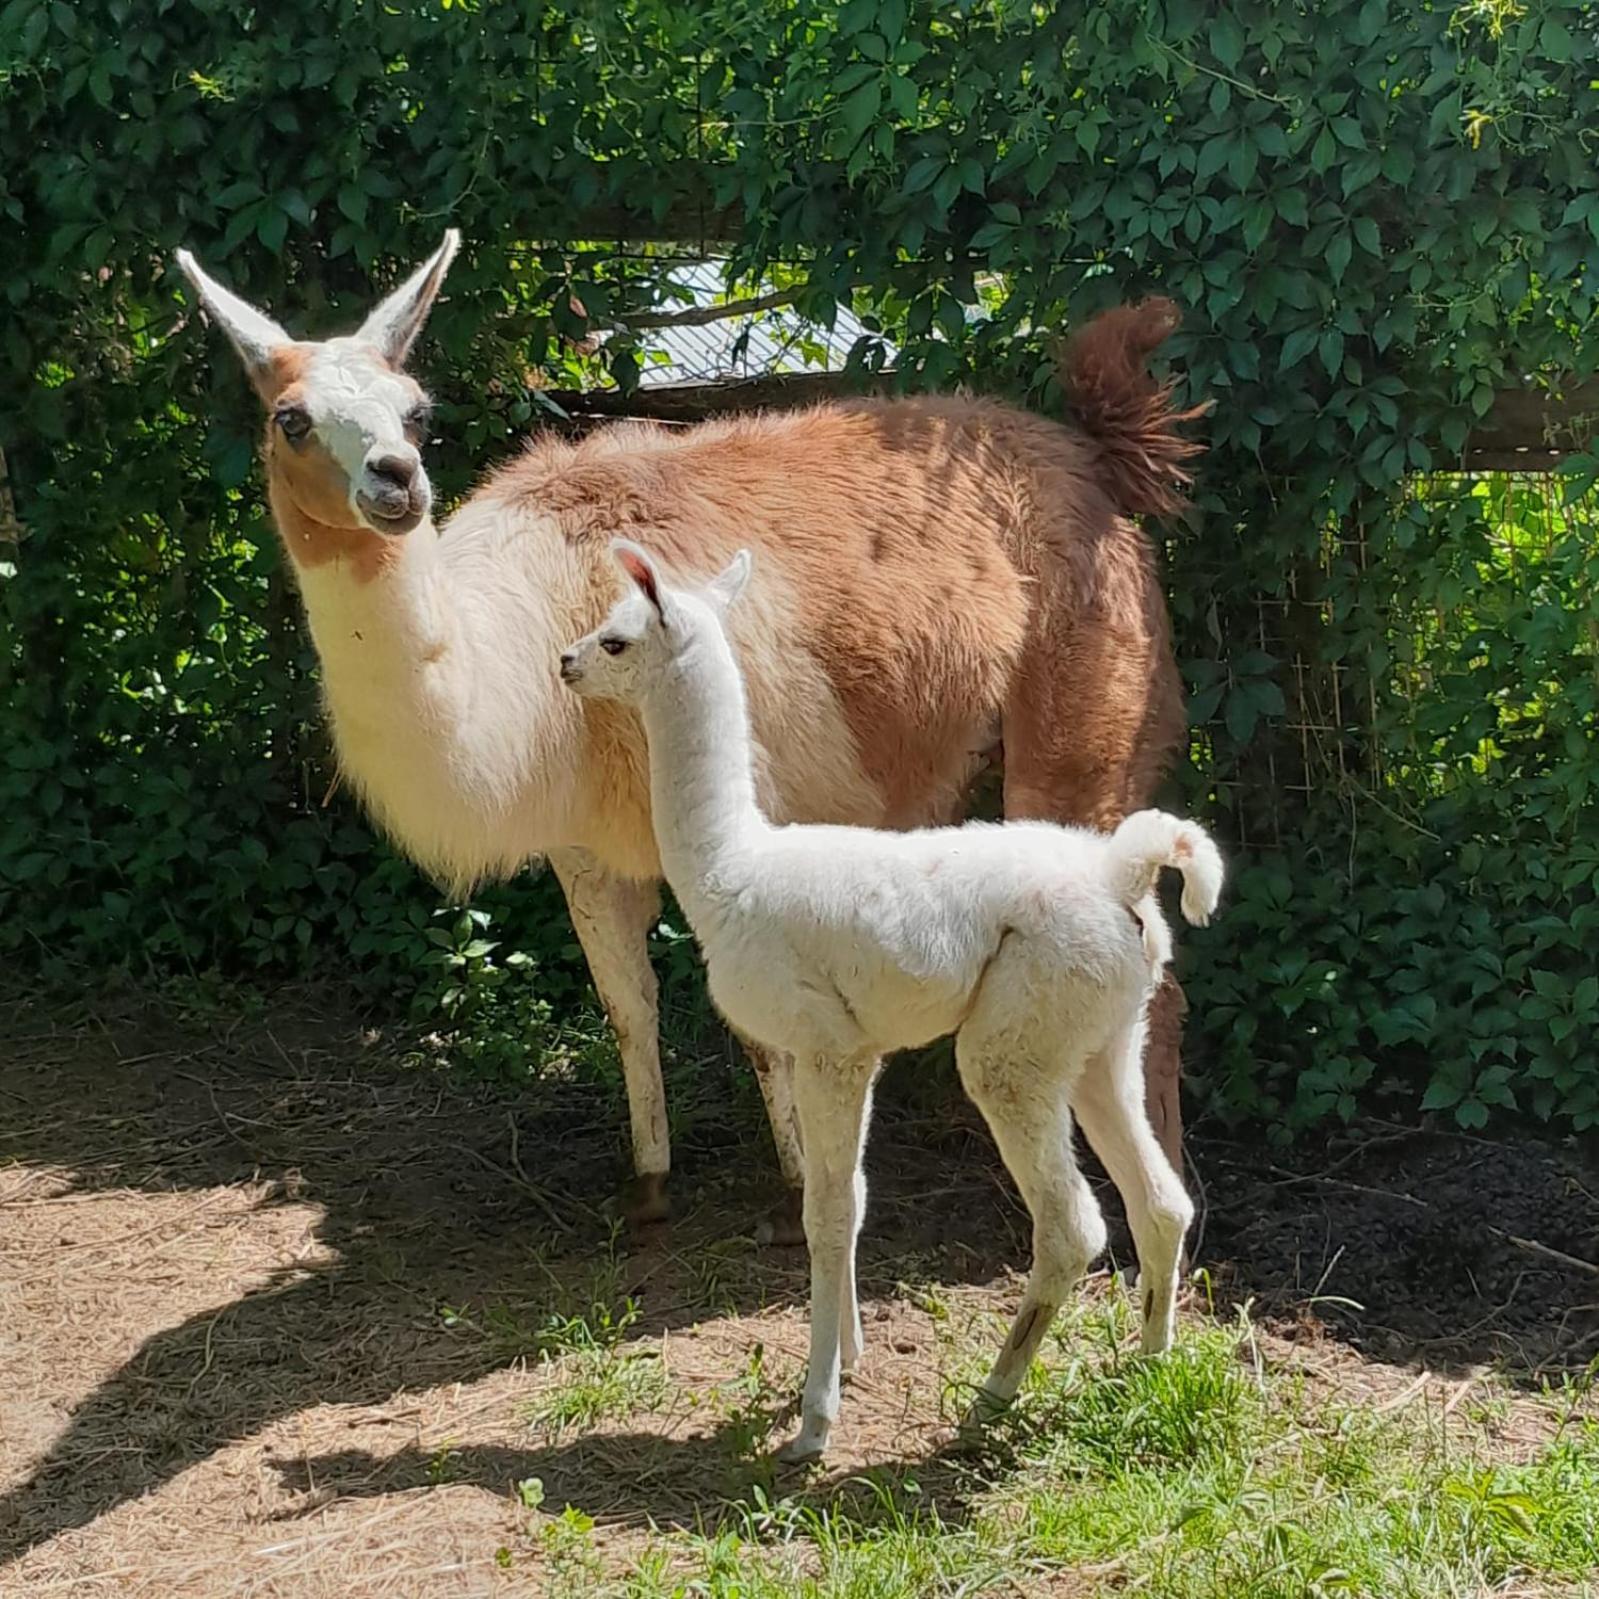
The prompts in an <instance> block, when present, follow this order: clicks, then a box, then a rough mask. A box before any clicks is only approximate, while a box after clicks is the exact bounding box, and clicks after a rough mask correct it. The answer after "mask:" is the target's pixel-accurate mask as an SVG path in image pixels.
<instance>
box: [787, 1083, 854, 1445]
mask: <svg viewBox="0 0 1599 1599" xmlns="http://www.w3.org/2000/svg"><path fill="white" fill-rule="evenodd" d="M875 1072H876V1063H875V1062H873V1061H833V1060H829V1061H814V1060H804V1061H796V1062H795V1064H794V1101H795V1106H796V1108H797V1110H798V1112H799V1123H800V1136H801V1139H802V1141H803V1144H804V1149H805V1238H806V1242H807V1243H808V1244H809V1246H810V1252H811V1351H810V1364H809V1366H808V1368H807V1370H806V1373H805V1391H804V1395H803V1398H802V1400H801V1413H800V1430H799V1432H798V1433H797V1434H796V1435H795V1436H794V1437H793V1438H792V1439H791V1440H790V1441H789V1442H788V1443H787V1444H785V1445H784V1446H783V1447H782V1448H781V1449H780V1450H779V1451H778V1459H779V1460H781V1461H784V1462H785V1463H790V1464H792V1463H794V1462H797V1461H802V1460H814V1459H815V1458H816V1457H817V1456H818V1455H820V1454H821V1453H822V1452H823V1451H824V1450H825V1449H826V1448H827V1440H828V1436H829V1434H830V1433H831V1432H832V1428H833V1423H834V1422H835V1421H836V1420H837V1419H838V1411H839V1379H840V1376H841V1374H842V1364H843V1353H844V1346H845V1343H846V1336H845V1333H844V1319H845V1317H846V1316H849V1317H850V1318H851V1321H852V1324H853V1325H852V1331H851V1334H850V1337H851V1338H858V1332H856V1331H855V1330H854V1328H855V1326H858V1324H856V1323H854V1315H855V1312H854V1304H855V1293H854V1285H853V1283H849V1282H848V1281H847V1278H848V1276H849V1274H850V1272H851V1271H852V1269H853V1262H854V1255H855V1249H854V1239H855V1231H856V1228H857V1226H858V1225H859V1223H858V1220H857V1217H856V1215H855V1208H856V1199H857V1196H858V1194H859V1192H860V1187H859V1185H858V1184H857V1182H856V1175H857V1173H858V1171H859V1168H860V1161H861V1150H862V1146H863V1145H864V1143H865V1139H866V1122H867V1116H868V1114H869V1111H870V1106H871V1088H872V1079H873V1076H874V1075H875Z"/></svg>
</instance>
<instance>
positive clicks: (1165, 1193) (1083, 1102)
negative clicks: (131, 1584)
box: [1072, 1028, 1194, 1354]
mask: <svg viewBox="0 0 1599 1599" xmlns="http://www.w3.org/2000/svg"><path fill="white" fill-rule="evenodd" d="M1142 1034H1143V1029H1142V1028H1131V1029H1129V1030H1128V1032H1127V1033H1125V1034H1124V1035H1123V1036H1122V1037H1121V1038H1120V1039H1118V1040H1117V1041H1116V1042H1115V1043H1114V1044H1112V1045H1111V1047H1110V1048H1109V1049H1107V1050H1106V1051H1105V1053H1104V1054H1103V1055H1100V1056H1097V1057H1096V1058H1095V1059H1093V1060H1091V1061H1089V1063H1088V1067H1087V1070H1086V1071H1084V1073H1083V1074H1082V1076H1081V1077H1080V1078H1079V1079H1078V1081H1077V1082H1076V1083H1075V1084H1074V1086H1073V1089H1072V1106H1073V1108H1074V1109H1075V1110H1076V1112H1077V1119H1078V1121H1079V1122H1081V1123H1082V1128H1083V1133H1084V1135H1085V1136H1086V1137H1087V1139H1088V1142H1089V1143H1090V1144H1091V1145H1093V1148H1094V1153H1095V1154H1096V1155H1098V1156H1099V1158H1100V1161H1101V1162H1102V1163H1103V1165H1104V1167H1105V1170H1106V1171H1107V1172H1108V1173H1109V1174H1110V1179H1111V1181H1112V1182H1113V1183H1115V1185H1116V1187H1117V1189H1118V1191H1119V1192H1120V1194H1121V1196H1122V1203H1123V1204H1124V1205H1126V1207H1127V1221H1128V1225H1129V1226H1131V1228H1132V1230H1133V1242H1134V1244H1135V1246H1136V1247H1137V1250H1138V1297H1139V1301H1140V1304H1139V1309H1140V1314H1141V1315H1142V1318H1143V1329H1142V1344H1143V1349H1144V1352H1145V1353H1146V1354H1159V1353H1161V1352H1162V1351H1163V1350H1166V1349H1168V1348H1170V1347H1171V1341H1172V1336H1173V1334H1174V1332H1175V1330H1176V1323H1177V1273H1178V1263H1179V1260H1180V1258H1181V1254H1182V1247H1183V1235H1184V1234H1185V1233H1186V1232H1187V1231H1188V1226H1189V1223H1190V1222H1191V1221H1192V1220H1193V1218H1194V1207H1193V1203H1192V1202H1191V1201H1190V1199H1189V1198H1188V1195H1187V1193H1186V1192H1185V1191H1184V1189H1183V1185H1182V1181H1181V1179H1179V1177H1178V1176H1177V1173H1176V1172H1175V1171H1173V1170H1172V1165H1171V1162H1170V1161H1169V1160H1168V1159H1167V1158H1166V1153H1165V1151H1164V1150H1163V1149H1162V1148H1161V1146H1160V1143H1159V1141H1158V1140H1157V1139H1156V1137H1155V1134H1154V1131H1153V1129H1152V1128H1151V1127H1150V1125H1149V1117H1148V1115H1147V1114H1146V1112H1145V1109H1144V1092H1143V1089H1144V1080H1143V1060H1144V1040H1143V1036H1142Z"/></svg>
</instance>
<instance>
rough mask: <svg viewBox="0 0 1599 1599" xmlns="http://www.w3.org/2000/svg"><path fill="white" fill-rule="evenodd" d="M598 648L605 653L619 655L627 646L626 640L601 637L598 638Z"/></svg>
mask: <svg viewBox="0 0 1599 1599" xmlns="http://www.w3.org/2000/svg"><path fill="white" fill-rule="evenodd" d="M600 648H601V649H602V650H604V651H605V653H606V654H607V655H620V654H621V653H622V651H623V650H625V649H626V648H627V640H626V639H625V638H602V639H601V640H600Z"/></svg>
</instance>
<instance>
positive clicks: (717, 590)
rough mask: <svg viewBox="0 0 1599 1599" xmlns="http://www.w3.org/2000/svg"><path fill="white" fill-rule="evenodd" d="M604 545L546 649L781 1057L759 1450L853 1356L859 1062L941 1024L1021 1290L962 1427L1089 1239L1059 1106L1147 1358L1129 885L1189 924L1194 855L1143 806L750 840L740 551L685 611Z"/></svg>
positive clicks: (1146, 1219) (873, 1071)
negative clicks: (594, 580)
mask: <svg viewBox="0 0 1599 1599" xmlns="http://www.w3.org/2000/svg"><path fill="white" fill-rule="evenodd" d="M612 548H613V550H614V551H615V553H616V556H617V559H618V560H619V562H620V563H621V565H622V568H623V570H624V571H625V572H626V573H627V575H628V576H629V577H630V578H631V579H632V580H633V586H632V588H631V589H630V592H629V593H628V594H627V596H626V597H625V598H624V599H623V600H622V601H621V602H620V603H619V604H618V605H617V606H616V608H615V609H614V610H613V611H612V612H611V614H610V616H609V617H608V618H607V619H606V620H605V622H604V623H602V625H601V626H600V627H599V628H597V629H596V630H595V631H594V632H592V633H589V634H586V635H585V636H584V637H583V638H581V639H579V640H578V641H577V642H576V643H575V644H573V645H572V647H571V648H570V649H569V650H568V651H567V652H566V653H565V654H564V655H563V656H562V657H561V676H562V679H563V680H564V681H565V682H566V683H567V684H568V686H570V687H571V688H572V689H574V690H575V691H576V692H577V693H579V694H582V695H586V696H589V697H592V698H599V699H615V700H622V701H625V702H627V703H629V704H632V705H634V706H636V707H637V709H638V710H639V712H640V714H641V716H642V719H643V723H644V731H645V735H646V737H647V739H648V742H649V759H650V786H651V799H652V803H653V810H654V824H655V830H656V840H657V843H658V845H659V848H660V855H661V864H662V867H663V868H664V871H665V874H666V878H667V881H668V882H669V883H670V884H671V885H672V889H673V891H674V892H675V893H676V895H677V898H678V901H679V903H680V904H681V905H682V907H683V910H684V912H685V914H686V915H687V916H688V919H689V921H690V922H691V923H692V925H693V928H694V932H695V934H696V936H697V937H698V939H699V942H700V944H701V947H702V948H703V950H704V954H705V962H706V969H707V973H708V977H709V983H710V991H711V997H712V999H713V1000H714V1001H715V1003H716V1005H717V1007H718V1008H719V1009H720V1010H721V1012H722V1013H723V1015H724V1016H726V1018H727V1020H728V1021H729V1022H730V1023H731V1024H732V1025H733V1027H735V1028H736V1029H738V1030H739V1031H741V1032H743V1033H745V1034H747V1035H748V1036H750V1037H751V1038H753V1039H755V1040H756V1041H757V1042H759V1043H762V1044H765V1045H767V1046H769V1047H771V1048H773V1049H776V1050H783V1051H787V1052H789V1053H790V1054H791V1055H792V1056H793V1059H794V1099H795V1103H796V1108H797V1110H798V1114H799V1131H800V1143H801V1148H802V1150H803V1155H804V1163H805V1211H804V1215H805V1235H806V1239H807V1242H808V1243H809V1245H810V1253H811V1355H810V1368H809V1372H808V1374H807V1377H806V1383H805V1393H804V1400H803V1413H802V1418H801V1426H800V1430H799V1433H798V1434H797V1436H796V1437H795V1438H794V1439H793V1440H792V1441H791V1442H790V1443H789V1444H788V1445H787V1446H786V1447H785V1448H784V1449H783V1450H782V1451H781V1456H780V1458H782V1459H784V1460H790V1461H795V1460H806V1459H810V1458H812V1457H814V1456H816V1455H819V1454H821V1453H822V1451H823V1450H824V1448H825V1447H826V1444H827V1437H828V1432H829V1430H830V1429H831V1427H832V1424H833V1422H834V1420H835V1419H836V1418H837V1416H838V1407H839V1377H840V1373H841V1371H848V1370H850V1369H851V1368H852V1367H853V1366H854V1364H855V1363H856V1361H857V1360H858V1359H859V1357H860V1352H861V1322H860V1314H859V1310H858V1307H857V1304H856V1294H855V1241H856V1236H857V1234H858V1232H859V1229H860V1223H861V1217H862V1214H863V1211H864V1208H865V1199H866V1191H865V1179H864V1177H863V1174H862V1169H861V1152H862V1146H863V1144H864V1141H865V1137H866V1126H867V1121H868V1118H869V1115H870V1109H871V1097H872V1085H873V1082H874V1080H875V1078H876V1076H877V1073H878V1070H879V1067H880V1064H881V1060H882V1057H883V1056H884V1055H885V1054H886V1053H888V1052H889V1051H891V1050H898V1049H907V1048H913V1047H915V1046H917V1045H921V1044H926V1043H928V1042H930V1041H931V1040H933V1039H935V1038H938V1037H940V1036H941V1035H943V1034H946V1033H955V1034H957V1035H958V1036H957V1057H958V1060H959V1065H960V1075H961V1081H962V1083H964V1085H965V1087H966V1091H967V1092H968V1093H969V1094H970V1095H971V1097H972V1098H973V1099H974V1100H975V1101H976V1103H977V1105H978V1106H979V1108H980V1109H981V1110H982V1112H983V1115H984V1116H985V1118H986V1119H987V1121H988V1124H989V1126H990V1127H991V1128H992V1129H993V1133H994V1138H995V1140H996V1142H997V1143H998V1145H999V1149H1000V1153H1001V1154H1002V1155H1003V1156H1004V1159H1005V1164H1006V1165H1007V1166H1008V1167H1009V1168H1010V1171H1011V1174H1012V1175H1013V1176H1014V1177H1015V1179H1016V1183H1017V1186H1018V1187H1019V1188H1020V1189H1021V1191H1022V1195H1023V1197H1024V1198H1025V1199H1026V1201H1027V1206H1028V1209H1029V1210H1030V1211H1031V1213H1032V1217H1033V1269H1032V1275H1031V1277H1030V1278H1029V1280H1028V1284H1027V1292H1026V1295H1025V1297H1024V1298H1023V1300H1022V1305H1021V1309H1020V1311H1019V1312H1018V1314H1017V1317H1016V1323H1015V1325H1014V1327H1012V1329H1011V1332H1010V1336H1009V1337H1008V1338H1007V1339H1006V1341H1005V1344H1004V1347H1003V1348H1002V1349H1001V1351H1000V1354H999V1358H998V1360H997V1361H996V1362H995V1365H994V1369H993V1371H992V1372H991V1373H990V1374H989V1377H988V1380H987V1382H986V1383H985V1385H984V1388H983V1391H982V1393H981V1394H980V1395H979V1396H978V1399H977V1401H976V1403H975V1404H974V1405H973V1407H972V1412H971V1414H970V1415H969V1416H968V1418H967V1420H968V1426H969V1427H971V1428H975V1427H976V1426H978V1425H979V1424H980V1423H981V1421H982V1420H983V1419H984V1418H985V1417H986V1416H987V1415H989V1414H991V1413H993V1412H994V1411H997V1410H998V1409H1000V1408H1001V1407H1003V1406H1004V1405H1005V1404H1007V1403H1008V1402H1009V1401H1010V1400H1011V1399H1012V1398H1013V1397H1014V1396H1015V1393H1016V1390H1017V1387H1018V1386H1019V1385H1020V1383H1021V1380H1022V1377H1023V1376H1024V1375H1025V1373H1026V1371H1027V1368H1028V1366H1029V1364H1030V1363H1031V1361H1032V1358H1033V1355H1034V1354H1035V1353H1036V1351H1037V1349H1038V1347H1039V1345H1040V1343H1042V1341H1043V1338H1044V1335H1045V1333H1046V1332H1047V1331H1048V1330H1049V1326H1050V1323H1051V1321H1052V1320H1053V1319H1054V1316H1055V1312H1056V1311H1057V1310H1058V1309H1059V1307H1060V1305H1061V1302H1062V1300H1063V1299H1064V1298H1065V1296H1066V1295H1067V1294H1068V1293H1069V1292H1070V1291H1071V1290H1072V1288H1073V1286H1074V1285H1075V1283H1076V1281H1077V1279H1078V1278H1079V1277H1080V1276H1081V1274H1082V1272H1083V1271H1084V1269H1085V1268H1086V1267H1087V1265H1088V1263H1089V1261H1090V1260H1092V1259H1093V1257H1094V1256H1095V1255H1097V1254H1098V1253H1099V1252H1100V1250H1101V1249H1103V1248H1104V1245H1105V1224H1104V1220H1103V1218H1102V1217H1101V1215H1100V1211H1099V1206H1098V1204H1097V1203H1096V1201H1095V1199H1094V1196H1093V1193H1092V1191H1091V1190H1090V1188H1089V1186H1088V1184H1087V1182H1086V1181H1085V1180H1084V1178H1083V1175H1082V1173H1081V1172H1080V1171H1079V1170H1078V1167H1077V1163H1076V1160H1075V1158H1074V1156H1073V1151H1072V1117H1073V1113H1074V1112H1075V1114H1076V1117H1077V1119H1078V1120H1079V1121H1080V1122H1081V1123H1082V1125H1083V1131H1084V1132H1085V1133H1086V1134H1087V1136H1088V1140H1089V1142H1090V1143H1091V1144H1092V1145H1093V1147H1094V1149H1095V1150H1096V1151H1097V1153H1098V1154H1099V1157H1100V1159H1101V1160H1102V1161H1103V1162H1104V1164H1105V1168H1106V1170H1107V1171H1108V1172H1109V1173H1110V1175H1111V1177H1112V1179H1113V1180H1114V1181H1115V1183H1116V1186H1117V1188H1118V1189H1120V1191H1121V1194H1122V1198H1123V1200H1124V1201H1125V1203H1126V1205H1127V1211H1128V1217H1129V1220H1130V1222H1131V1224H1132V1230H1133V1237H1134V1241H1135V1243H1136V1245H1137V1249H1138V1264H1139V1271H1140V1285H1141V1289H1142V1312H1143V1347H1144V1349H1145V1350H1146V1351H1149V1352H1152V1353H1154V1352H1159V1351H1161V1350H1164V1349H1165V1348H1166V1347H1167V1345H1168V1344H1169V1343H1170V1341H1171V1337H1172V1330H1173V1321H1174V1317H1175V1302H1176V1287H1177V1266H1178V1258H1179V1251H1180V1249H1181V1245H1182V1238H1183V1234H1184V1232H1185V1231H1186V1230H1187V1227H1188V1223H1189V1221H1190V1220H1191V1219H1192V1216H1193V1207H1192V1205H1191V1204H1190V1202H1189V1199H1188V1196H1187V1194H1186V1193H1185V1192H1184V1191H1183V1186H1182V1183H1181V1181H1180V1180H1179V1178H1178V1176H1177V1174H1176V1172H1174V1171H1173V1170H1172V1167H1171V1164H1170V1162H1169V1161H1168V1160H1167V1158H1166V1156H1165V1154H1164V1153H1163V1152H1162V1150H1161V1147H1160V1144H1159V1143H1158V1142H1157V1140H1156V1139H1155V1136H1154V1134H1153V1132H1152V1130H1151V1128H1150V1124H1149V1120H1148V1117H1147V1115H1146V1112H1145V1109H1144V1098H1143V1080H1142V1069H1141V1066H1140V1062H1141V1060H1142V1053H1143V1051H1142V1034H1143V1027H1144V1015H1145V1010H1146V1008H1147V1006H1148V1003H1149V999H1150V996H1151V995H1152V994H1153V993H1154V992H1155V989H1156V988H1157V986H1158V985H1159V983H1160V981H1161V976H1162V969H1163V968H1164V966H1165V964H1166V962H1167V960H1168V959H1169V958H1170V954H1171V941H1170V935H1169V933H1168V930H1167V928H1166V925H1165V922H1164V920H1163V918H1162V916H1161V913H1160V909H1159V906H1158V905H1157V903H1156V900H1155V896H1154V892H1153V890H1154V884H1155V879H1156V877H1157V875H1158V874H1159V871H1160V869H1161V868H1162V867H1163V866H1174V867H1176V868H1177V869H1178V870H1179V871H1180V872H1181V873H1182V877H1183V895H1182V908H1183V914H1184V915H1185V916H1186V917H1187V918H1188V920H1189V921H1191V922H1198V923H1203V922H1204V921H1206V920H1207V919H1208V917H1209V915H1210V913H1211V912H1212V911H1213V910H1214V909H1215V906H1216V900H1217V896H1218V894H1219V893H1220V889H1221V878H1222V866H1221V858H1220V856H1219V855H1218V854H1217V852H1216V847H1215V845H1214V844H1213V843H1212V842H1211V840H1210V839H1209V837H1208V836H1207V835H1206V834H1205V833H1204V832H1203V831H1202V830H1201V829H1200V828H1199V827H1197V826H1195V825H1194V824H1193V823H1191V822H1183V821H1179V820H1177V819H1176V818H1175V817H1171V816H1166V815H1163V814H1162V813H1160V812H1158V811H1141V812H1139V813H1137V814H1136V815H1133V816H1130V817H1128V819H1127V820H1126V821H1125V822H1123V823H1122V825H1121V826H1120V827H1119V828H1118V829H1117V830H1116V832H1115V833H1114V834H1102V833H1093V832H1089V831H1086V830H1083V829H1077V828H1067V827H1055V826H1051V825H1048V824H1046V823H1039V822H1018V823H1011V824H1008V825H1002V826H996V825H985V824H977V823H974V824H968V825H967V826H965V827H948V828H932V829H925V830H923V831H920V832H912V833H885V832H878V831H873V830H870V829H867V828H858V827H826V826H774V825H773V824H772V823H770V822H769V821H768V820H767V818H766V815H765V814H764V813H763V811H762V809H761V804H760V800H759V798H758V792H759V783H760V776H759V761H758V757H757V751H756V749H755V747H754V745H753V742H752V739H751V735H750V724H749V718H748V714H747V711H746V707H745V697H744V684H743V677H742V674H741V672H740V670H739V666H738V663H737V661H736V659H735V657H734V654H733V650H732V646H731V645H730V644H729V642H728V637H727V634H726V632H725V631H724V629H723V625H722V617H723V614H724V613H725V612H726V610H727V609H728V607H729V606H731V605H732V604H733V603H734V601H735V600H736V599H737V598H738V595H739V593H740V592H741V591H742V589H743V587H744V584H745V581H746V580H747V578H748V576H749V571H750V557H749V554H748V552H747V551H740V552H739V554H738V555H737V556H735V557H734V559H733V561H732V563H731V564H730V565H729V566H728V567H727V568H726V570H725V571H723V572H722V573H721V575H720V576H719V577H717V578H716V579H715V580H714V581H713V582H712V583H711V584H710V585H709V586H708V588H706V589H705V590H703V591H702V592H700V593H698V594H696V593H690V592H682V591H679V590H676V589H673V588H669V587H668V586H667V585H666V584H665V583H664V581H663V580H662V578H661V575H660V572H659V570H658V569H657V567H656V565H655V563H654V561H653V560H652V558H651V557H650V556H649V555H648V554H647V553H646V552H645V551H643V550H642V549H640V548H639V547H638V546H637V545H635V544H630V543H628V542H627V541H625V540H617V541H615V542H614V543H613V545H612Z"/></svg>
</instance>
